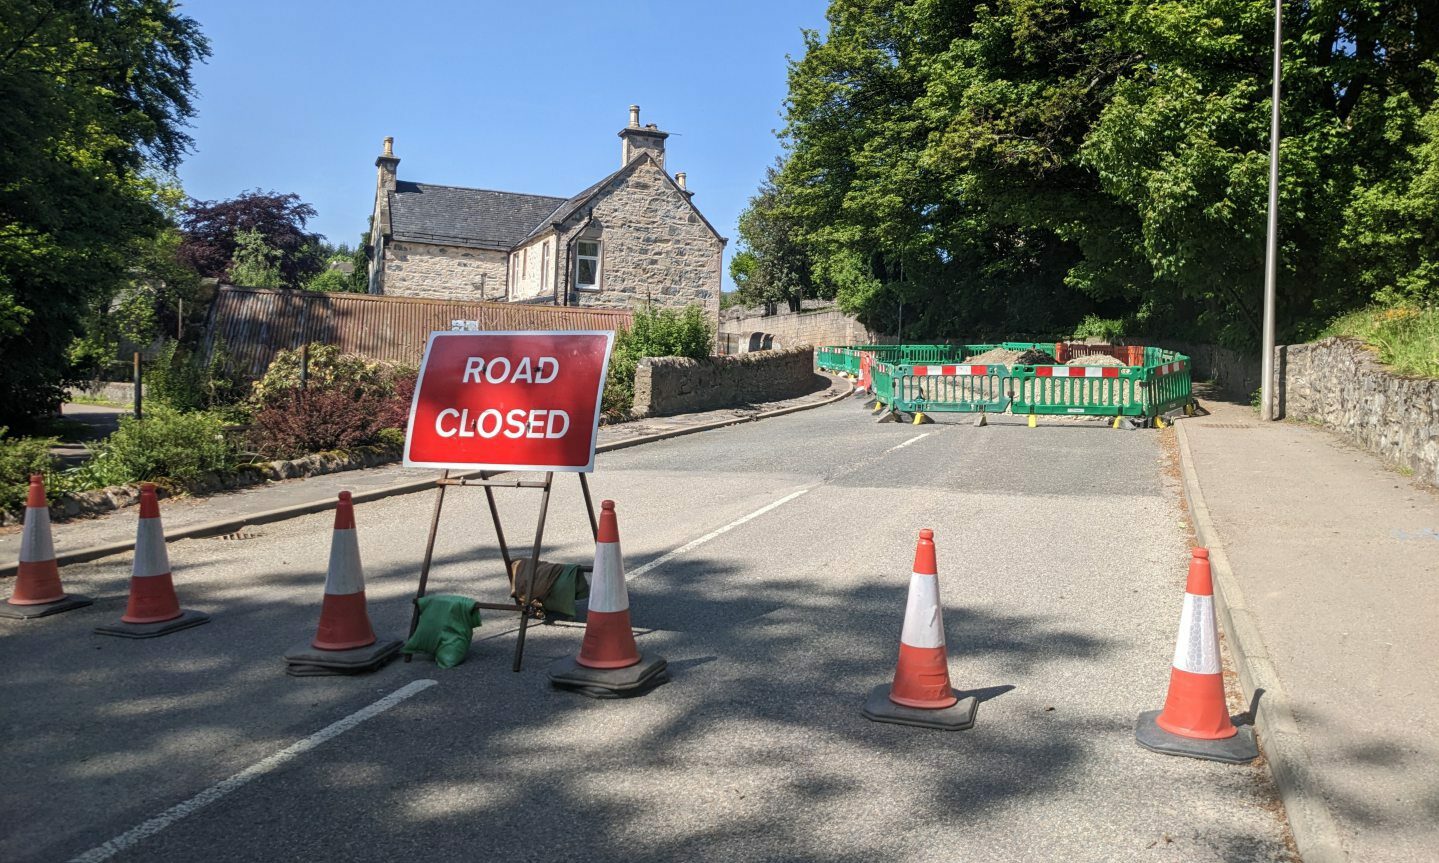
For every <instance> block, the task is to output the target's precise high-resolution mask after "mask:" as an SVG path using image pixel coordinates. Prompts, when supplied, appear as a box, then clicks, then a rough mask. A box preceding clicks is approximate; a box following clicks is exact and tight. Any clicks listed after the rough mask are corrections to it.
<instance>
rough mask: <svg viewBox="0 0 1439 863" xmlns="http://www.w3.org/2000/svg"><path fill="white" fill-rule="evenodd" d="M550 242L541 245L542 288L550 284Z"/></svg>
mask: <svg viewBox="0 0 1439 863" xmlns="http://www.w3.org/2000/svg"><path fill="white" fill-rule="evenodd" d="M549 274H550V244H549V243H545V244H544V245H543V246H540V290H541V291H543V290H544V289H545V288H547V287H549V286H550V279H549Z"/></svg>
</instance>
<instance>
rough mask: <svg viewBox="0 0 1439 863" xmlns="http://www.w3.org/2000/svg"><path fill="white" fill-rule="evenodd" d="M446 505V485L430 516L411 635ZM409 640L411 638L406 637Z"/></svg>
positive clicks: (443, 476) (446, 474) (417, 621)
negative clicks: (428, 533)
mask: <svg viewBox="0 0 1439 863" xmlns="http://www.w3.org/2000/svg"><path fill="white" fill-rule="evenodd" d="M449 477H450V472H449V471H448V470H447V471H445V472H444V473H442V474H440V479H442V480H444V479H449ZM444 505H445V485H444V484H443V483H440V484H439V491H438V492H437V493H436V494H435V511H434V513H433V514H431V515H430V535H429V538H428V539H426V540H425V562H424V563H422V564H420V585H419V587H417V588H416V589H415V599H414V605H413V607H412V608H411V609H410V635H414V634H415V629H416V628H417V627H418V626H419V625H420V597H422V596H424V595H425V588H427V587H428V586H429V584H430V561H432V560H433V559H434V556H435V536H436V535H437V534H438V533H439V531H440V510H441V509H442V508H443V507H444ZM406 637H407V638H408V637H409V636H406ZM405 661H406V662H409V661H410V654H408V653H407V654H405Z"/></svg>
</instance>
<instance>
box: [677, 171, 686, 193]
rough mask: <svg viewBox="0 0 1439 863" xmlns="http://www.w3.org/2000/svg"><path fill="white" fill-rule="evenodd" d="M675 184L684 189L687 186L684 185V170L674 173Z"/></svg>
mask: <svg viewBox="0 0 1439 863" xmlns="http://www.w3.org/2000/svg"><path fill="white" fill-rule="evenodd" d="M675 184H676V185H678V186H679V187H680V188H681V189H686V188H688V187H687V186H685V172H684V171H680V172H679V173H678V174H675Z"/></svg>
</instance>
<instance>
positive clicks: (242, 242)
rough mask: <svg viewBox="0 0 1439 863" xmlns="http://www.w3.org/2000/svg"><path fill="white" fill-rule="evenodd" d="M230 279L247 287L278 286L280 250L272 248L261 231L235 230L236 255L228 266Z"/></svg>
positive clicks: (279, 285)
mask: <svg viewBox="0 0 1439 863" xmlns="http://www.w3.org/2000/svg"><path fill="white" fill-rule="evenodd" d="M228 271H229V274H230V275H229V278H230V281H232V282H234V283H235V284H237V285H244V286H245V287H247V288H278V287H281V286H282V285H281V282H280V252H279V250H278V249H272V248H270V245H269V244H268V243H266V242H265V238H264V237H263V236H262V235H261V234H260V232H259V231H257V230H255V229H254V228H249V229H246V230H242V231H236V232H235V256H234V257H233V258H231V260H230V266H229V267H228Z"/></svg>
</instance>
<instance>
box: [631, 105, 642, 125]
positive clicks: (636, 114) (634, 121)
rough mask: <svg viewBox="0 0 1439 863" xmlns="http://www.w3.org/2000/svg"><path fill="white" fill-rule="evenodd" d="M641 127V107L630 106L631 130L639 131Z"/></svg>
mask: <svg viewBox="0 0 1439 863" xmlns="http://www.w3.org/2000/svg"><path fill="white" fill-rule="evenodd" d="M639 127H640V106H639V105H631V106H630V128H631V129H638V128H639Z"/></svg>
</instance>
